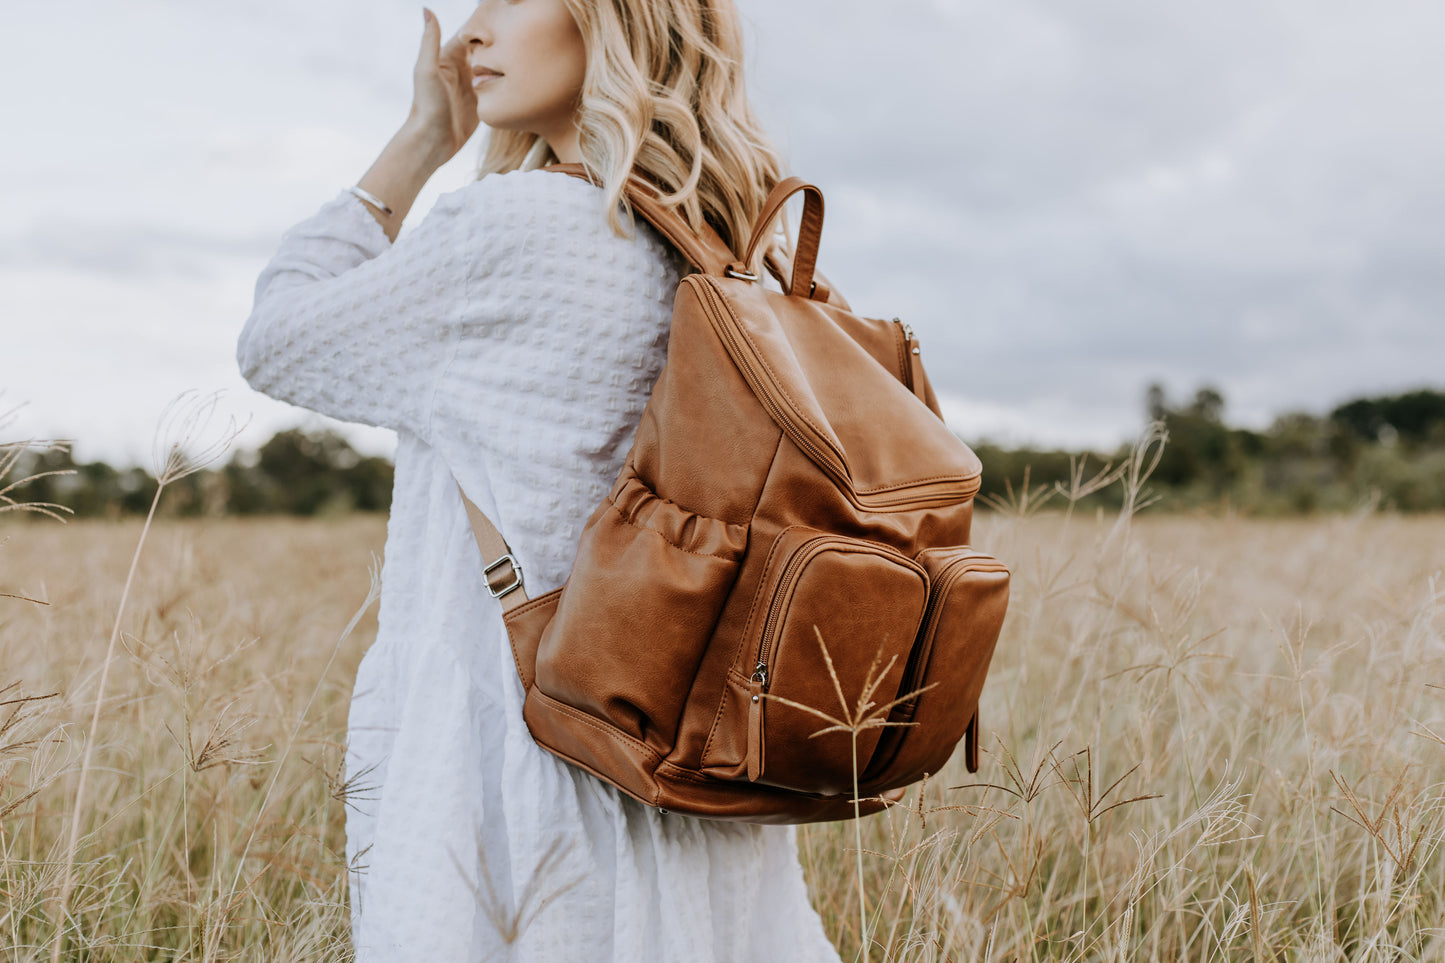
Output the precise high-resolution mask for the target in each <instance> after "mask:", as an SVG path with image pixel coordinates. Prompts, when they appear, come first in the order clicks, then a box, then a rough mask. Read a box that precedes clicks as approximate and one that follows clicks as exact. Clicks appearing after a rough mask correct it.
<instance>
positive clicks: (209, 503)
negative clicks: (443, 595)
mask: <svg viewBox="0 0 1445 963" xmlns="http://www.w3.org/2000/svg"><path fill="white" fill-rule="evenodd" d="M66 470H70V472H71V473H68V474H59V473H56V474H52V473H55V472H64V471H66ZM8 475H9V479H8V480H7V479H3V478H0V488H4V487H5V486H6V485H7V484H10V483H12V482H13V481H14V480H17V479H26V478H32V476H39V477H34V478H33V480H31V481H27V482H24V483H22V484H20V485H18V486H17V487H15V488H14V489H12V490H11V491H9V492H8V493H7V496H6V497H9V498H12V499H14V500H16V501H20V502H50V503H53V504H57V505H64V506H66V507H67V508H70V509H72V510H73V512H74V514H75V515H77V516H108V517H119V516H122V515H131V514H144V513H145V512H146V511H148V510H149V508H150V504H151V498H152V497H153V496H154V495H155V490H156V481H155V478H154V477H153V476H152V475H151V474H150V472H148V471H146V470H145V469H144V468H123V469H117V468H112V467H111V466H110V465H108V464H106V463H105V462H100V461H93V462H84V463H81V462H76V461H75V460H74V459H73V458H72V456H71V453H70V452H69V451H67V450H61V449H43V450H41V449H37V450H30V451H25V452H22V453H21V454H20V455H19V457H18V458H17V459H16V461H15V464H14V466H13V467H12V468H11V470H10V472H9V473H8ZM392 476H393V471H392V464H391V462H390V461H388V460H387V459H385V458H379V457H376V456H364V455H362V454H360V453H359V452H357V451H356V449H354V448H352V447H351V445H350V444H349V443H348V442H347V441H346V439H345V438H343V437H342V436H341V435H339V434H337V433H336V432H334V431H330V430H321V431H315V432H306V431H303V430H302V429H300V428H291V429H287V430H286V431H282V432H279V433H277V434H275V435H273V436H272V437H271V439H270V440H269V441H267V442H266V443H265V444H263V445H262V446H261V447H260V448H258V449H256V450H254V451H237V452H236V453H235V454H234V455H232V456H231V459H230V461H228V462H227V463H226V464H224V465H222V466H221V467H219V468H209V469H204V470H202V471H199V472H196V473H194V474H191V475H187V476H185V477H184V478H181V479H179V480H177V481H175V482H172V483H171V485H170V486H169V487H168V488H167V489H166V493H165V495H164V497H163V498H162V500H161V504H160V508H159V513H160V514H164V515H171V516H182V517H191V516H200V515H210V516H216V515H271V514H286V515H334V514H344V513H347V512H354V511H361V512H384V511H386V510H387V509H388V508H390V507H391V483H392Z"/></svg>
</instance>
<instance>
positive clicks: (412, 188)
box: [356, 119, 451, 241]
mask: <svg viewBox="0 0 1445 963" xmlns="http://www.w3.org/2000/svg"><path fill="white" fill-rule="evenodd" d="M450 159H451V154H450V153H449V152H448V149H447V146H446V145H445V144H444V143H442V142H441V141H440V140H439V139H438V138H437V137H436V136H435V135H434V134H432V133H431V132H430V131H429V130H428V129H427V128H425V127H422V126H421V125H419V124H416V123H414V122H413V121H412V120H410V119H408V120H407V122H406V123H404V124H402V126H401V128H400V129H399V130H398V131H397V132H396V133H395V134H394V135H393V136H392V138H391V140H390V141H388V142H387V145H386V146H385V147H383V148H382V150H381V153H380V155H378V156H377V158H376V161H375V162H374V163H373V164H372V165H371V167H370V168H368V169H367V171H366V173H365V174H363V175H362V177H361V180H359V181H357V182H356V183H357V186H358V187H360V188H362V189H363V190H364V191H366V192H367V193H369V194H373V195H375V196H376V198H377V199H378V200H380V201H382V202H384V203H385V204H386V205H387V206H388V207H390V208H391V213H390V214H385V213H383V212H382V211H381V210H379V209H378V208H376V207H374V206H372V205H371V204H367V210H369V211H371V213H372V216H373V217H375V218H376V220H377V223H378V224H380V225H381V228H382V230H383V231H385V232H386V236H387V238H389V239H390V240H392V241H395V240H396V236H397V233H398V232H399V231H400V230H401V223H402V221H403V220H405V218H406V215H407V212H409V211H410V210H411V206H412V204H414V203H415V202H416V198H417V195H418V194H420V193H421V189H422V188H423V187H425V186H426V182H427V181H429V180H431V176H432V175H433V174H435V173H436V172H437V170H438V169H439V168H440V167H441V166H442V165H443V164H445V163H446V162H447V161H448V160H450Z"/></svg>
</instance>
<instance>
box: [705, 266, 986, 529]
mask: <svg viewBox="0 0 1445 963" xmlns="http://www.w3.org/2000/svg"><path fill="white" fill-rule="evenodd" d="M693 277H695V278H697V279H698V282H697V286H699V287H701V288H702V289H703V290H704V292H705V294H704V295H703V296H702V297H701V298H700V300H701V301H702V303H703V305H704V306H705V307H706V308H707V309H708V313H709V314H710V315H711V316H712V317H713V319H714V321H715V322H716V323H715V324H714V328H715V330H717V332H718V334H720V335H721V336H722V338H723V340H724V341H726V342H727V346H728V353H729V355H731V357H732V358H733V361H734V362H735V363H737V367H738V370H739V371H740V372H741V373H742V376H743V379H744V380H745V381H747V383H748V387H749V388H751V389H752V392H753V396H754V397H756V398H757V399H758V401H759V402H760V403H761V404H762V405H763V407H764V408H766V409H767V410H768V413H769V414H770V415H771V416H772V418H773V420H774V421H775V422H777V423H778V424H779V425H780V426H781V427H782V428H783V431H784V432H785V433H786V434H787V436H788V437H789V438H790V439H791V440H792V441H793V443H794V444H796V445H797V446H798V447H799V448H801V449H803V450H804V451H805V452H807V453H808V456H809V458H811V459H812V461H813V462H814V464H817V465H819V466H820V467H822V469H823V470H824V471H826V472H827V473H828V474H829V475H830V476H832V478H833V480H834V481H835V482H837V483H838V485H839V487H840V488H841V490H842V491H843V492H844V494H845V495H847V496H848V497H849V498H850V499H851V500H852V501H854V502H855V503H856V504H858V505H859V506H860V507H862V508H865V509H872V508H886V509H893V510H896V511H910V510H913V509H921V508H933V507H935V506H937V505H946V504H950V503H952V502H956V501H958V500H959V499H960V498H963V497H967V498H972V497H974V496H975V495H977V494H978V491H979V488H980V487H981V485H982V476H977V477H975V478H974V479H973V481H974V485H973V487H972V490H971V491H966V492H964V493H961V494H950V493H941V494H938V495H933V496H929V497H926V498H922V499H918V500H916V501H915V500H912V499H903V500H902V501H898V502H886V501H884V502H879V501H877V500H873V499H869V498H867V497H865V496H861V495H859V494H858V493H857V492H855V491H854V490H853V479H851V478H849V477H848V472H847V469H846V467H844V465H845V462H844V459H843V458H842V456H841V455H839V454H838V453H837V452H835V451H833V450H831V446H830V447H829V448H823V447H820V446H819V445H818V444H817V443H816V442H814V441H813V440H812V439H811V438H810V437H809V436H808V434H807V433H806V432H805V431H804V430H803V429H802V428H799V427H798V425H797V419H796V418H794V417H793V414H794V413H793V412H792V411H791V410H790V409H788V408H787V407H786V406H784V405H783V404H781V403H780V402H779V401H778V400H777V399H776V398H774V397H773V393H772V391H770V390H769V388H770V386H769V384H768V383H767V382H766V381H764V380H763V378H762V376H761V375H759V374H758V373H757V372H756V371H755V370H753V366H752V365H751V364H747V363H741V362H742V361H743V357H744V347H743V345H742V344H741V343H740V342H739V340H738V337H737V334H736V332H734V331H733V327H732V324H731V323H730V319H729V317H728V311H727V308H726V307H724V306H723V305H722V304H721V298H722V296H721V295H720V294H718V292H717V291H716V290H715V289H714V288H713V286H712V283H711V280H710V279H709V278H707V277H706V276H705V275H693V276H692V277H690V278H689V279H688V280H692V278H693ZM899 323H900V324H902V322H899ZM905 327H906V325H905ZM910 487H911V486H910ZM965 487H966V488H967V486H965Z"/></svg>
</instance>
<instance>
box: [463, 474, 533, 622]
mask: <svg viewBox="0 0 1445 963" xmlns="http://www.w3.org/2000/svg"><path fill="white" fill-rule="evenodd" d="M461 488H462V485H461V482H457V491H459V492H461V496H462V503H463V504H464V505H466V507H467V520H468V521H470V522H471V523H472V535H473V536H474V537H475V538H476V540H477V547H478V548H480V549H481V550H482V566H483V571H484V574H485V577H486V580H487V591H488V592H490V593H492V597H493V598H495V599H496V600H497V601H499V602H501V603H502V613H503V614H506V613H507V612H510V611H512V609H514V608H516V607H517V606H519V605H522V604H524V603H525V602H526V601H527V590H526V589H525V588H523V586H522V563H520V562H518V561H517V558H516V556H515V555H513V554H512V550H511V549H510V548H509V547H508V546H507V540H506V539H505V538H503V537H502V533H501V532H499V531H497V526H495V525H493V524H492V522H491V520H490V519H489V518H487V516H486V515H483V514H482V510H481V509H480V508H478V507H477V506H476V504H475V503H474V502H473V501H472V500H471V499H470V498H468V497H467V493H466V492H463V491H461Z"/></svg>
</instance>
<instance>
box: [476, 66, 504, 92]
mask: <svg viewBox="0 0 1445 963" xmlns="http://www.w3.org/2000/svg"><path fill="white" fill-rule="evenodd" d="M500 76H502V75H501V74H500V73H498V72H497V71H495V70H478V71H475V72H473V74H472V87H473V89H475V88H477V87H480V86H482V84H484V83H486V82H487V81H489V80H496V79H497V78H498V77H500Z"/></svg>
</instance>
